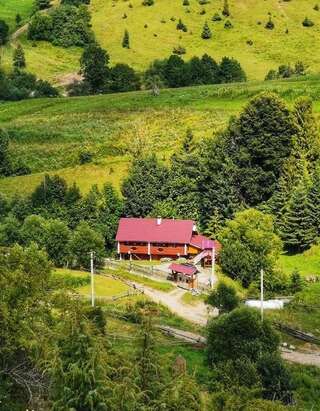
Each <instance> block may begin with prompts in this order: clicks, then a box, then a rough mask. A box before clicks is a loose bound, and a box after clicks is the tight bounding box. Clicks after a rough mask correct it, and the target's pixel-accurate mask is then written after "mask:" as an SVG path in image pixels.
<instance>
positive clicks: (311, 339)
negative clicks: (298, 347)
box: [274, 322, 320, 345]
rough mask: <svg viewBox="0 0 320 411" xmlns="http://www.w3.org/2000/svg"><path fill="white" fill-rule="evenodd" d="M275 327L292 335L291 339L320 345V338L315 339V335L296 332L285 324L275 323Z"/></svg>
mask: <svg viewBox="0 0 320 411" xmlns="http://www.w3.org/2000/svg"><path fill="white" fill-rule="evenodd" d="M274 326H275V327H276V328H277V329H278V330H279V331H281V332H283V333H285V334H288V335H290V336H291V337H294V338H297V339H298V340H301V341H306V342H309V343H312V344H316V345H320V338H318V337H315V336H314V335H313V334H310V333H305V332H303V331H299V330H295V329H294V328H291V327H289V326H287V325H285V324H282V323H279V322H274Z"/></svg>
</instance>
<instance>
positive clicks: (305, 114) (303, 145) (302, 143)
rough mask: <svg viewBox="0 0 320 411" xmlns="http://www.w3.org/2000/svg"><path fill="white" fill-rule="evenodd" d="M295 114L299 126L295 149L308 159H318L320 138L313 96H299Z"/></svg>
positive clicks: (319, 155)
mask: <svg viewBox="0 0 320 411" xmlns="http://www.w3.org/2000/svg"><path fill="white" fill-rule="evenodd" d="M293 115H294V120H295V123H296V127H297V137H296V140H295V149H296V151H298V152H299V153H300V155H305V156H306V158H307V159H308V160H311V161H316V160H317V159H318V158H319V157H320V140H319V132H318V126H317V121H316V119H315V116H314V113H313V103H312V100H311V98H309V97H300V98H298V99H297V100H296V102H295V105H294V110H293Z"/></svg>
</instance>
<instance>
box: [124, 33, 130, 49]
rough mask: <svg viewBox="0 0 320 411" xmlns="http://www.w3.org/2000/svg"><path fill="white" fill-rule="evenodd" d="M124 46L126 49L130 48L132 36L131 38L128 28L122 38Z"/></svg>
mask: <svg viewBox="0 0 320 411" xmlns="http://www.w3.org/2000/svg"><path fill="white" fill-rule="evenodd" d="M122 47H123V48H125V49H129V48H130V38H129V32H128V30H125V32H124V35H123V40H122Z"/></svg>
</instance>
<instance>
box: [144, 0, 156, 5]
mask: <svg viewBox="0 0 320 411" xmlns="http://www.w3.org/2000/svg"><path fill="white" fill-rule="evenodd" d="M142 5H143V6H153V5H154V0H143V2H142Z"/></svg>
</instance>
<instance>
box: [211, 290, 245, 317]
mask: <svg viewBox="0 0 320 411" xmlns="http://www.w3.org/2000/svg"><path fill="white" fill-rule="evenodd" d="M239 303H240V299H239V297H238V296H237V292H236V290H235V288H234V287H232V286H230V285H227V284H225V283H219V284H218V287H217V289H216V290H213V291H212V292H211V293H210V295H209V296H208V298H207V304H210V305H212V306H213V307H216V308H218V309H219V312H220V313H226V312H229V311H232V310H234V309H235V308H237V307H238V306H239Z"/></svg>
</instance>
